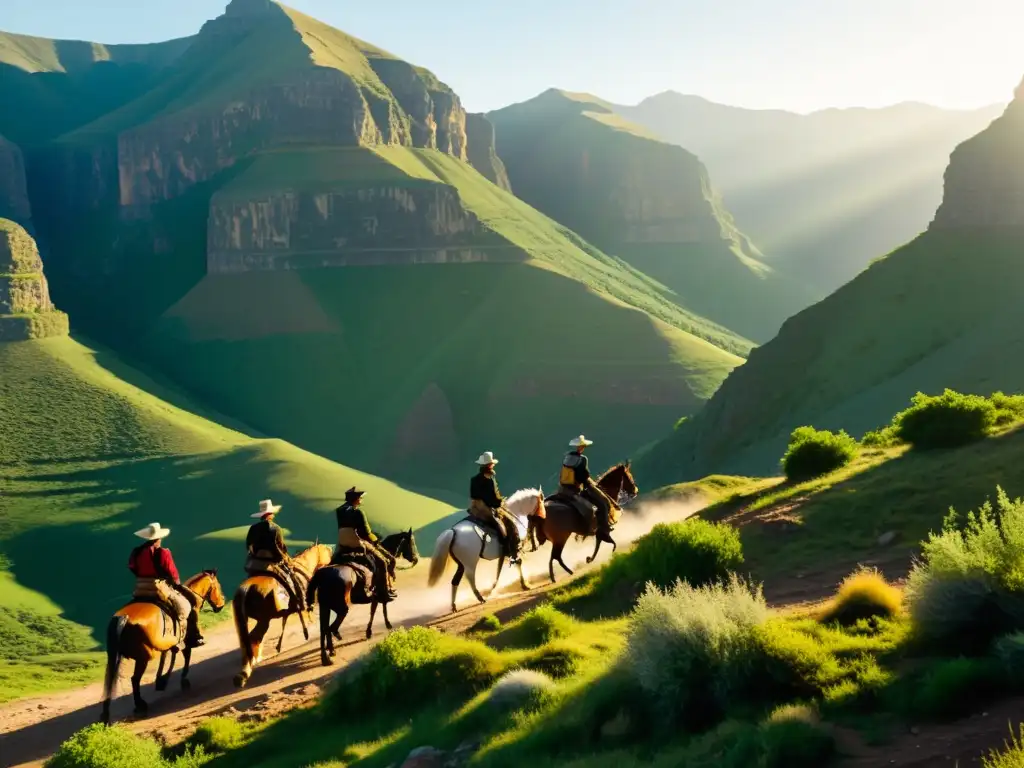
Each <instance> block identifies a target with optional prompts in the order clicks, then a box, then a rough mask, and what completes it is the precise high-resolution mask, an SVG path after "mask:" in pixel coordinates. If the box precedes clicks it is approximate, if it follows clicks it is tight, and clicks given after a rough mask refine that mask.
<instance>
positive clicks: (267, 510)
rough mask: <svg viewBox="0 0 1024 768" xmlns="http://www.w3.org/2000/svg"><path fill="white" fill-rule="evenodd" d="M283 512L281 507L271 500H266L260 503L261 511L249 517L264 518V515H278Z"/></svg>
mask: <svg viewBox="0 0 1024 768" xmlns="http://www.w3.org/2000/svg"><path fill="white" fill-rule="evenodd" d="M280 511H281V507H280V506H279V505H277V504H274V502H272V501H271V500H270V499H264V500H263V501H261V502H260V511H259V512H253V513H252V514H251V515H249V517H263V516H264V515H276V514H277V513H278V512H280Z"/></svg>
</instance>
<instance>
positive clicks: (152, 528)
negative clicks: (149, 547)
mask: <svg viewBox="0 0 1024 768" xmlns="http://www.w3.org/2000/svg"><path fill="white" fill-rule="evenodd" d="M170 532H171V529H170V528H164V527H162V526H161V525H160V523H150V524H149V525H147V526H146V527H145V528H140V529H139V530H137V531H136V532H135V535H136V536H138V537H139V538H140V539H145V540H146V541H154V540H155V539H162V538H163V537H164V536H167V535H168V534H169V533H170Z"/></svg>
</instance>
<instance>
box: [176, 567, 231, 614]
mask: <svg viewBox="0 0 1024 768" xmlns="http://www.w3.org/2000/svg"><path fill="white" fill-rule="evenodd" d="M185 586H186V587H188V588H189V589H191V590H192V591H193V592H195V593H196V594H197V595H199V597H200V598H202V599H203V600H205V601H206V602H208V603H209V604H210V607H211V608H213V611H214V613H219V612H220V610H221V609H222V608H223V607H224V604H225V603H226V602H227V600H226V599H225V598H224V589H223V588H222V587H221V585H220V580H219V579H218V578H217V569H216V568H210V569H209V570H206V571H203V572H202V573H200V574H197V575H196V576H193V577H192V578H191V579H189V580H188V581H187V582H185Z"/></svg>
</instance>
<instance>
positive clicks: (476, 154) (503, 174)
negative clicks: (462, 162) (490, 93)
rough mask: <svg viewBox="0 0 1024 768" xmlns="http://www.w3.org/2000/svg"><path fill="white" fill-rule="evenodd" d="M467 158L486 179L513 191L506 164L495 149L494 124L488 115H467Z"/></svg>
mask: <svg viewBox="0 0 1024 768" xmlns="http://www.w3.org/2000/svg"><path fill="white" fill-rule="evenodd" d="M466 139H467V142H466V158H467V159H468V160H469V162H470V165H472V166H473V167H474V168H476V169H477V170H478V171H479V172H480V173H481V174H482V175H483V176H484V178H486V179H489V180H490V181H492V182H493V183H495V184H497V185H498V186H499V187H501V188H502V189H504V190H507V191H509V192H511V191H512V184H511V182H509V180H508V171H507V170H506V169H505V164H504V163H503V162H502V161H501V158H500V157H498V152H497V149H496V148H495V137H494V124H493V123H492V122H491V121H490V120H488V119H487V116H486V115H481V114H476V113H472V112H470V113H467V114H466Z"/></svg>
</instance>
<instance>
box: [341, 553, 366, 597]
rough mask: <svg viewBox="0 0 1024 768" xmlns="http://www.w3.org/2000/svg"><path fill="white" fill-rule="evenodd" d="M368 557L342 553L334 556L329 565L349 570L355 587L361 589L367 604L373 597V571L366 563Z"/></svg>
mask: <svg viewBox="0 0 1024 768" xmlns="http://www.w3.org/2000/svg"><path fill="white" fill-rule="evenodd" d="M367 557H368V555H360V554H359V553H348V552H346V553H343V554H340V555H335V556H334V557H333V558H332V559H331V565H335V566H338V565H343V566H345V567H346V568H351V569H352V572H353V573H355V575H356V585H355V586H356V587H359V588H360V589H362V593H363V597H364V598H366V601H367V602H369V600H370V598H371V597H372V595H373V578H374V571H373V568H371V567H370V565H369V563H368V562H367Z"/></svg>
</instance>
